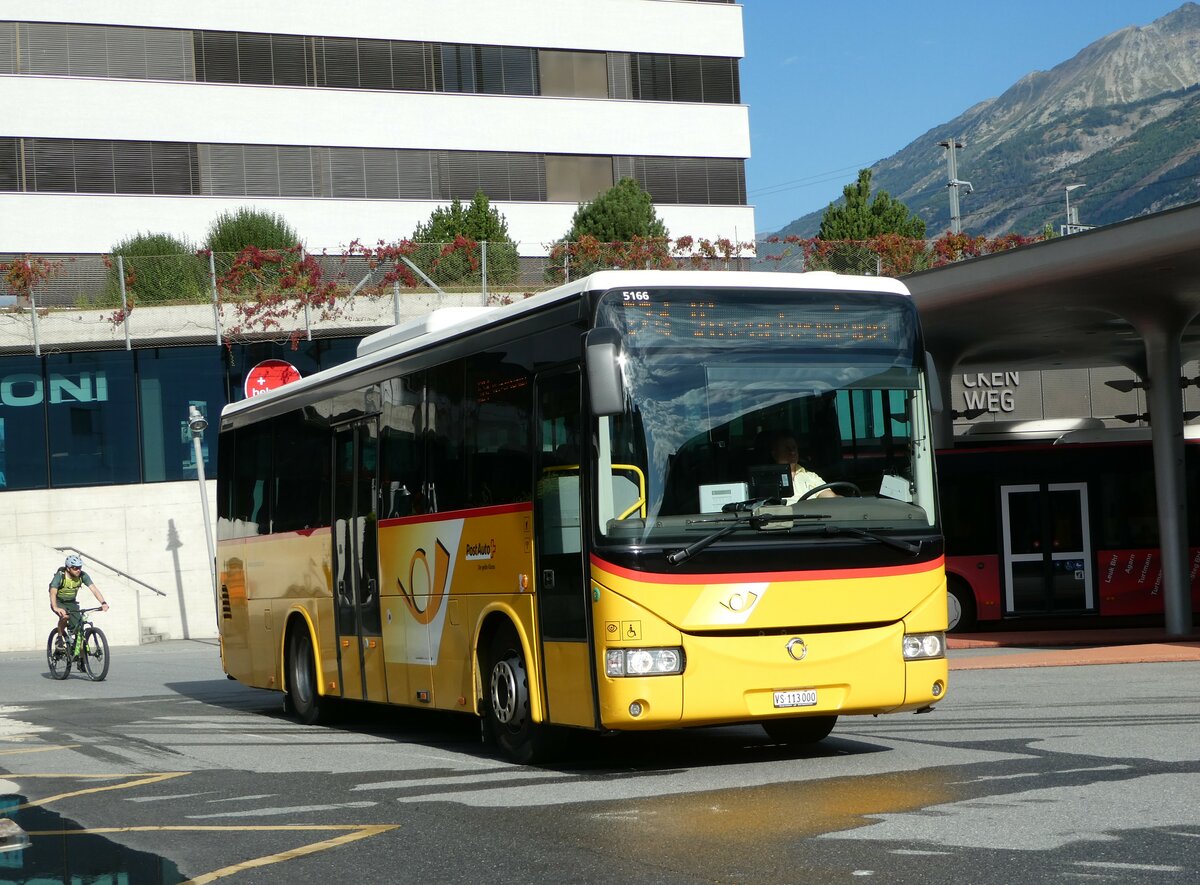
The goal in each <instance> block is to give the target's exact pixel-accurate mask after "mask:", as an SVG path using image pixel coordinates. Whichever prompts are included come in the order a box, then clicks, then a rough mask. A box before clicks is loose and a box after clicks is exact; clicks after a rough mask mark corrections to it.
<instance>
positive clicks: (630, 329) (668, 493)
mask: <svg viewBox="0 0 1200 885" xmlns="http://www.w3.org/2000/svg"><path fill="white" fill-rule="evenodd" d="M597 325H598V326H608V327H611V328H614V329H616V330H617V331H618V332H619V334H620V336H621V340H622V345H621V354H622V357H621V360H622V371H623V380H624V386H625V394H626V406H625V410H624V412H623V413H621V414H618V415H614V416H608V417H602V418H599V419H598V426H597V442H598V445H597V452H598V459H599V463H598V471H597V476H598V489H597V495H596V500H597V512H596V516H597V524H598V531H599V536H600V538H601V539H602V540H603V541H605V542H607V543H612V544H629V545H643V544H647V543H650V544H674V543H687V542H690V541H694V540H695V538H696V532H697V531H698V530H703V529H705V528H711V529H714V530H720V528H721V527H722V525H723V524H725V522H726V521H728V520H731V519H736V518H737V515H738V514H739V513H744V514H750V513H754V512H755V511H757V512H760V513H761V512H763V511H762V510H761V508H762V507H763V506H767V507H770V508H771V513H772V514H774V515H773V516H772V520H773V521H772V523H770V524H768V523H767V522H765V521H760V522H758V523H757V524H756V525H755V527H756V528H759V529H762V530H763V531H760V532H754V533H753V534H754V535H757V536H759V537H758V538H757V539H756V540H758V541H761V540H762V539H763V538H765V537H778V538H782V539H787V538H788V537H789V536H792V537H794V536H795V535H797V534H804V533H809V532H814V531H820V532H822V533H824V534H832V533H835V532H836V531H837V527H839V526H841V527H843V530H844V531H847V532H855V531H857V532H860V533H861V532H865V531H869V532H870V533H871V534H872V536H879V535H884V536H886V535H887V534H888V533H895V532H908V533H911V532H914V531H924V532H928V531H930V529H931V527H932V526H933V525H934V523H935V520H936V504H935V492H934V485H933V469H932V451H931V440H930V425H929V419H928V414H927V411H926V405H925V404H926V395H925V389H924V385H925V380H924V374H923V371H922V369H921V360H920V357H921V356H922V351H921V349H920V335H919V331H918V329H919V326H918V322H917V316H916V311H915V308H914V307H913V305H912V303H911V301H910V300H909V299H907V298H905V297H903V296H899V295H896V294H892V293H879V292H869V293H868V292H829V291H812V290H787V289H756V290H737V289H727V290H712V289H706V290H704V291H702V292H701V291H696V290H687V289H660V290H650V291H637V292H629V291H625V290H616V291H610V292H607V293H606V294H605V295H603V296H602V297H601V299H600V301H599V303H598V315H597ZM610 490H611V493H610ZM783 508H787V509H783ZM780 522H783V523H786V524H784V525H782V528H783V529H785V530H784V531H780V530H779V529H780V526H779V525H778V523H780ZM738 540H739V536H737V535H734V536H732V537H730V541H731V542H736V541H738Z"/></svg>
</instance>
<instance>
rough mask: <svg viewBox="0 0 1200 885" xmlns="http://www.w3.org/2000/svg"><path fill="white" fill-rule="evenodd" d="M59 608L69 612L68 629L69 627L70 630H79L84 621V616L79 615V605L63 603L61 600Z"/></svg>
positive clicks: (76, 603)
mask: <svg viewBox="0 0 1200 885" xmlns="http://www.w3.org/2000/svg"><path fill="white" fill-rule="evenodd" d="M58 607H59V608H61V609H65V610H66V612H67V627H68V629H70V630H77V629H78V628H79V624H80V622H81V621H82V620H83V615H81V614H80V613H79V603H78V602H75V601H72V602H63V601H62V600H61V599H59V600H58Z"/></svg>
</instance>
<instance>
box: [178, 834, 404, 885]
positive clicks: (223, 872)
mask: <svg viewBox="0 0 1200 885" xmlns="http://www.w3.org/2000/svg"><path fill="white" fill-rule="evenodd" d="M397 826H398V825H397V824H378V825H375V826H365V827H363V828H362V829H361V830H359V831H357V832H353V833H345V834H344V835H341V836H335V837H334V838H332V839H326V840H325V841H323V842H313V843H312V844H311V845H302V846H300V847H299V848H293V849H292V850H290V851H281V852H279V853H278V854H268V855H265V856H264V857H256V858H254V859H253V860H247V861H243V862H242V863H239V864H233V865H232V866H228V867H222V868H221V869H219V870H213V871H212V872H211V873H204V874H203V875H200V876H197V877H196V878H194V879H189V880H188V881H187V882H185V883H184V885H205V883H206V882H215V881H216V880H217V879H224V878H225V877H226V876H232V875H234V874H235V873H240V872H242V871H243V870H252V869H254V868H256V867H265V866H270V865H271V864H275V863H282V862H283V861H285V860H293V859H295V858H297V857H304V856H305V855H308V854H316V853H317V852H319V851H326V850H328V849H330V848H336V847H337V846H339V845H346V844H347V843H349V842H357V841H358V840H359V839H367V838H369V837H371V836H378V835H379V834H380V833H386V832H387V831H388V830H394V829H396V828H397Z"/></svg>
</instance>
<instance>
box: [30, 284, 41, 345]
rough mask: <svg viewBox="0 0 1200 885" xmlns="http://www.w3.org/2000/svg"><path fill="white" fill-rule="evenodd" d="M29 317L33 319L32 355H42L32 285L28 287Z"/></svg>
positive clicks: (35, 301)
mask: <svg viewBox="0 0 1200 885" xmlns="http://www.w3.org/2000/svg"><path fill="white" fill-rule="evenodd" d="M29 318H30V319H31V320H32V321H33V355H34V356H41V355H42V342H41V338H40V337H39V336H38V318H37V299H36V298H34V297H33V286H30V287H29Z"/></svg>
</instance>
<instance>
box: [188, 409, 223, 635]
mask: <svg viewBox="0 0 1200 885" xmlns="http://www.w3.org/2000/svg"><path fill="white" fill-rule="evenodd" d="M207 426H208V422H207V421H206V420H205V419H204V416H203V415H201V414H200V410H199V409H197V408H196V407H195V406H188V427H189V428H191V431H192V446H193V447H194V449H195V452H196V478H197V479H198V480H199V481H200V506H201V507H202V508H204V540H205V542H206V543H207V544H208V571H209V574H210V576H211V578H212V588H213V603H214V604H215V606H216V616H217V624H218V626H219V625H220V623H221V600H220V598H219V596H218V594H217V550H216V547H215V546H214V545H213V531H212V514H211V513H210V512H209V509H208V484H207V481H206V480H205V478H204V453H203V452H202V451H201V448H200V437H202V436H203V435H204V429H205V428H206V427H207Z"/></svg>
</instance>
